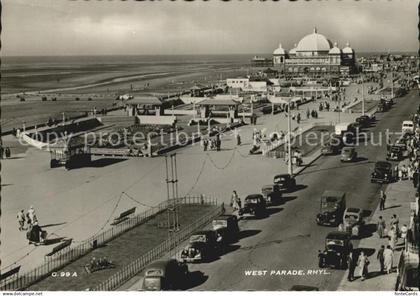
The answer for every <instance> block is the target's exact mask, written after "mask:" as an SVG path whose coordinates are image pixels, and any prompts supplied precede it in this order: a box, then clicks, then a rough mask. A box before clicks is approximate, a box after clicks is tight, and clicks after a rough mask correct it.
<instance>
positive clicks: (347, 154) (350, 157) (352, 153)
mask: <svg viewBox="0 0 420 296" xmlns="http://www.w3.org/2000/svg"><path fill="white" fill-rule="evenodd" d="M356 159H357V152H356V149H355V148H354V147H344V148H343V150H341V158H340V161H341V162H350V161H355V160H356Z"/></svg>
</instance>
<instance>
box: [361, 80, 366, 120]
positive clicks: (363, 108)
mask: <svg viewBox="0 0 420 296" xmlns="http://www.w3.org/2000/svg"><path fill="white" fill-rule="evenodd" d="M361 78H362V115H365V87H364V80H363V73H362V74H361Z"/></svg>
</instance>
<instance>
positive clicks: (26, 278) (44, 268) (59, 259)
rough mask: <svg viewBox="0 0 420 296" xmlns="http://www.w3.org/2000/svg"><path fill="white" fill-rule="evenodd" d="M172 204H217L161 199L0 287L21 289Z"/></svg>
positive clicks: (207, 200) (208, 200)
mask: <svg viewBox="0 0 420 296" xmlns="http://www.w3.org/2000/svg"><path fill="white" fill-rule="evenodd" d="M176 204H206V205H217V201H216V199H213V198H207V197H183V198H179V199H176V200H173V199H172V200H169V201H164V202H162V203H160V204H158V205H157V206H155V207H153V208H151V209H149V210H147V211H145V212H142V213H140V214H137V215H135V216H134V217H132V218H130V219H128V220H126V221H124V222H122V223H120V224H118V225H115V226H113V227H111V228H110V229H108V230H106V231H104V232H102V233H99V234H97V235H94V236H93V237H91V238H89V239H87V240H85V241H83V242H82V243H80V244H78V245H76V246H71V245H70V246H68V247H66V248H64V249H62V250H60V251H58V252H57V253H55V254H53V255H51V256H46V257H45V262H44V263H43V264H42V265H40V266H38V267H36V268H34V269H33V270H31V271H28V272H26V273H24V274H23V275H20V276H18V277H16V278H13V279H4V280H2V281H0V290H8V291H9V290H22V289H25V288H27V287H29V286H30V285H32V284H34V283H36V282H38V281H40V280H42V279H44V278H46V277H48V276H49V275H51V273H52V272H54V271H57V270H59V269H61V268H63V267H64V266H66V265H67V264H69V263H71V262H73V261H75V260H77V259H78V258H80V257H82V256H84V255H86V254H87V253H89V252H90V251H92V250H93V249H95V248H97V247H100V246H102V245H104V244H106V243H107V242H109V241H111V240H113V239H115V238H116V237H118V236H119V235H121V234H123V233H124V232H126V231H128V230H130V229H132V228H134V227H136V226H138V225H140V224H142V223H145V222H146V221H148V220H149V219H151V218H153V217H154V216H155V215H157V214H159V213H161V212H163V211H164V210H166V209H167V208H168V207H169V206H171V207H172V206H173V205H176Z"/></svg>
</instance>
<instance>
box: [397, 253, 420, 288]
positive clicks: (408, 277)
mask: <svg viewBox="0 0 420 296" xmlns="http://www.w3.org/2000/svg"><path fill="white" fill-rule="evenodd" d="M419 283H420V278H419V255H418V254H411V253H407V252H402V253H401V257H400V261H399V263H398V267H397V282H396V284H395V291H419Z"/></svg>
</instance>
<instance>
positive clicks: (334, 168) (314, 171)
mask: <svg viewBox="0 0 420 296" xmlns="http://www.w3.org/2000/svg"><path fill="white" fill-rule="evenodd" d="M371 163H374V162H373V161H366V162H357V163H354V164H349V165H345V166H336V167H329V168H325V169H319V170H313V171H310V172H303V173H300V174H299V175H301V176H302V175H310V174H314V173H319V172H322V171H332V170H337V169H347V168H350V167H354V166H361V165H367V164H371Z"/></svg>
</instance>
